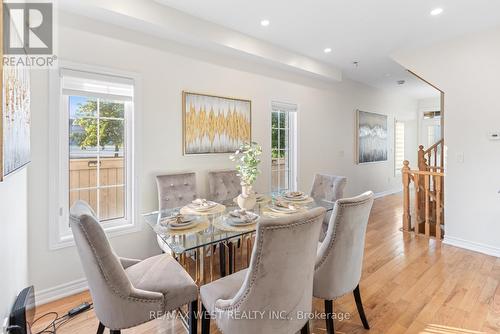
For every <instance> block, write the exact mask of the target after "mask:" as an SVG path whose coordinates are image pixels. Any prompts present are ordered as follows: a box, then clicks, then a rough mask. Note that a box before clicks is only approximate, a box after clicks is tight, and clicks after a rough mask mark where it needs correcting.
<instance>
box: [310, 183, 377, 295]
mask: <svg viewBox="0 0 500 334" xmlns="http://www.w3.org/2000/svg"><path fill="white" fill-rule="evenodd" d="M372 205H373V192H371V191H368V192H366V193H364V194H362V195H359V196H357V197H353V198H343V199H339V200H338V201H337V202H336V203H335V207H334V209H333V213H332V216H331V218H330V224H329V225H328V231H327V233H326V237H325V239H324V240H323V242H322V243H321V245H320V246H319V249H318V257H317V259H316V272H315V274H314V297H317V298H322V299H326V300H334V299H336V298H338V297H341V296H343V295H345V294H346V293H350V292H352V291H353V290H354V288H356V286H357V285H358V284H359V281H360V279H361V270H362V267H363V254H364V249H365V235H366V227H367V225H368V218H369V216H370V211H371V208H372Z"/></svg>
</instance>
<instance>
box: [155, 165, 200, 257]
mask: <svg viewBox="0 0 500 334" xmlns="http://www.w3.org/2000/svg"><path fill="white" fill-rule="evenodd" d="M156 186H157V189H158V210H165V209H173V208H177V207H181V206H184V205H186V204H188V203H189V202H191V201H192V200H194V199H196V197H197V193H196V174H195V173H179V174H167V175H158V176H156ZM156 239H157V241H158V246H159V247H160V248H161V250H162V251H163V252H165V253H170V252H171V251H170V248H168V246H167V245H166V244H165V242H164V241H163V240H162V239H161V238H160V236H158V235H157V236H156Z"/></svg>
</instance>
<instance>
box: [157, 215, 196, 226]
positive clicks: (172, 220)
mask: <svg viewBox="0 0 500 334" xmlns="http://www.w3.org/2000/svg"><path fill="white" fill-rule="evenodd" d="M192 220H193V219H191V218H188V217H186V216H184V215H182V214H177V215H175V216H171V217H166V218H164V219H163V220H162V221H161V223H162V224H164V225H186V224H189V223H190V222H191V221H192Z"/></svg>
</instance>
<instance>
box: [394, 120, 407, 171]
mask: <svg viewBox="0 0 500 334" xmlns="http://www.w3.org/2000/svg"><path fill="white" fill-rule="evenodd" d="M398 123H400V124H403V161H404V159H405V154H406V153H405V148H406V147H405V146H406V123H405V122H404V121H401V120H397V119H396V120H395V121H394V175H395V176H397V175H401V169H402V168H403V164H402V163H401V165H400V166H398V163H399V161H398V160H397V155H398V154H397V143H398V138H397V126H398Z"/></svg>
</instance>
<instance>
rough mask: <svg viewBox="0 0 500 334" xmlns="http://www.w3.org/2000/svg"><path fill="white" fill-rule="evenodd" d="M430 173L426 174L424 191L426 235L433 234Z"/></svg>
mask: <svg viewBox="0 0 500 334" xmlns="http://www.w3.org/2000/svg"><path fill="white" fill-rule="evenodd" d="M430 178H431V176H430V175H424V191H425V195H424V196H425V236H426V237H430V236H431V210H430V209H431V207H430V205H431V203H430V191H429V188H430Z"/></svg>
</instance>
